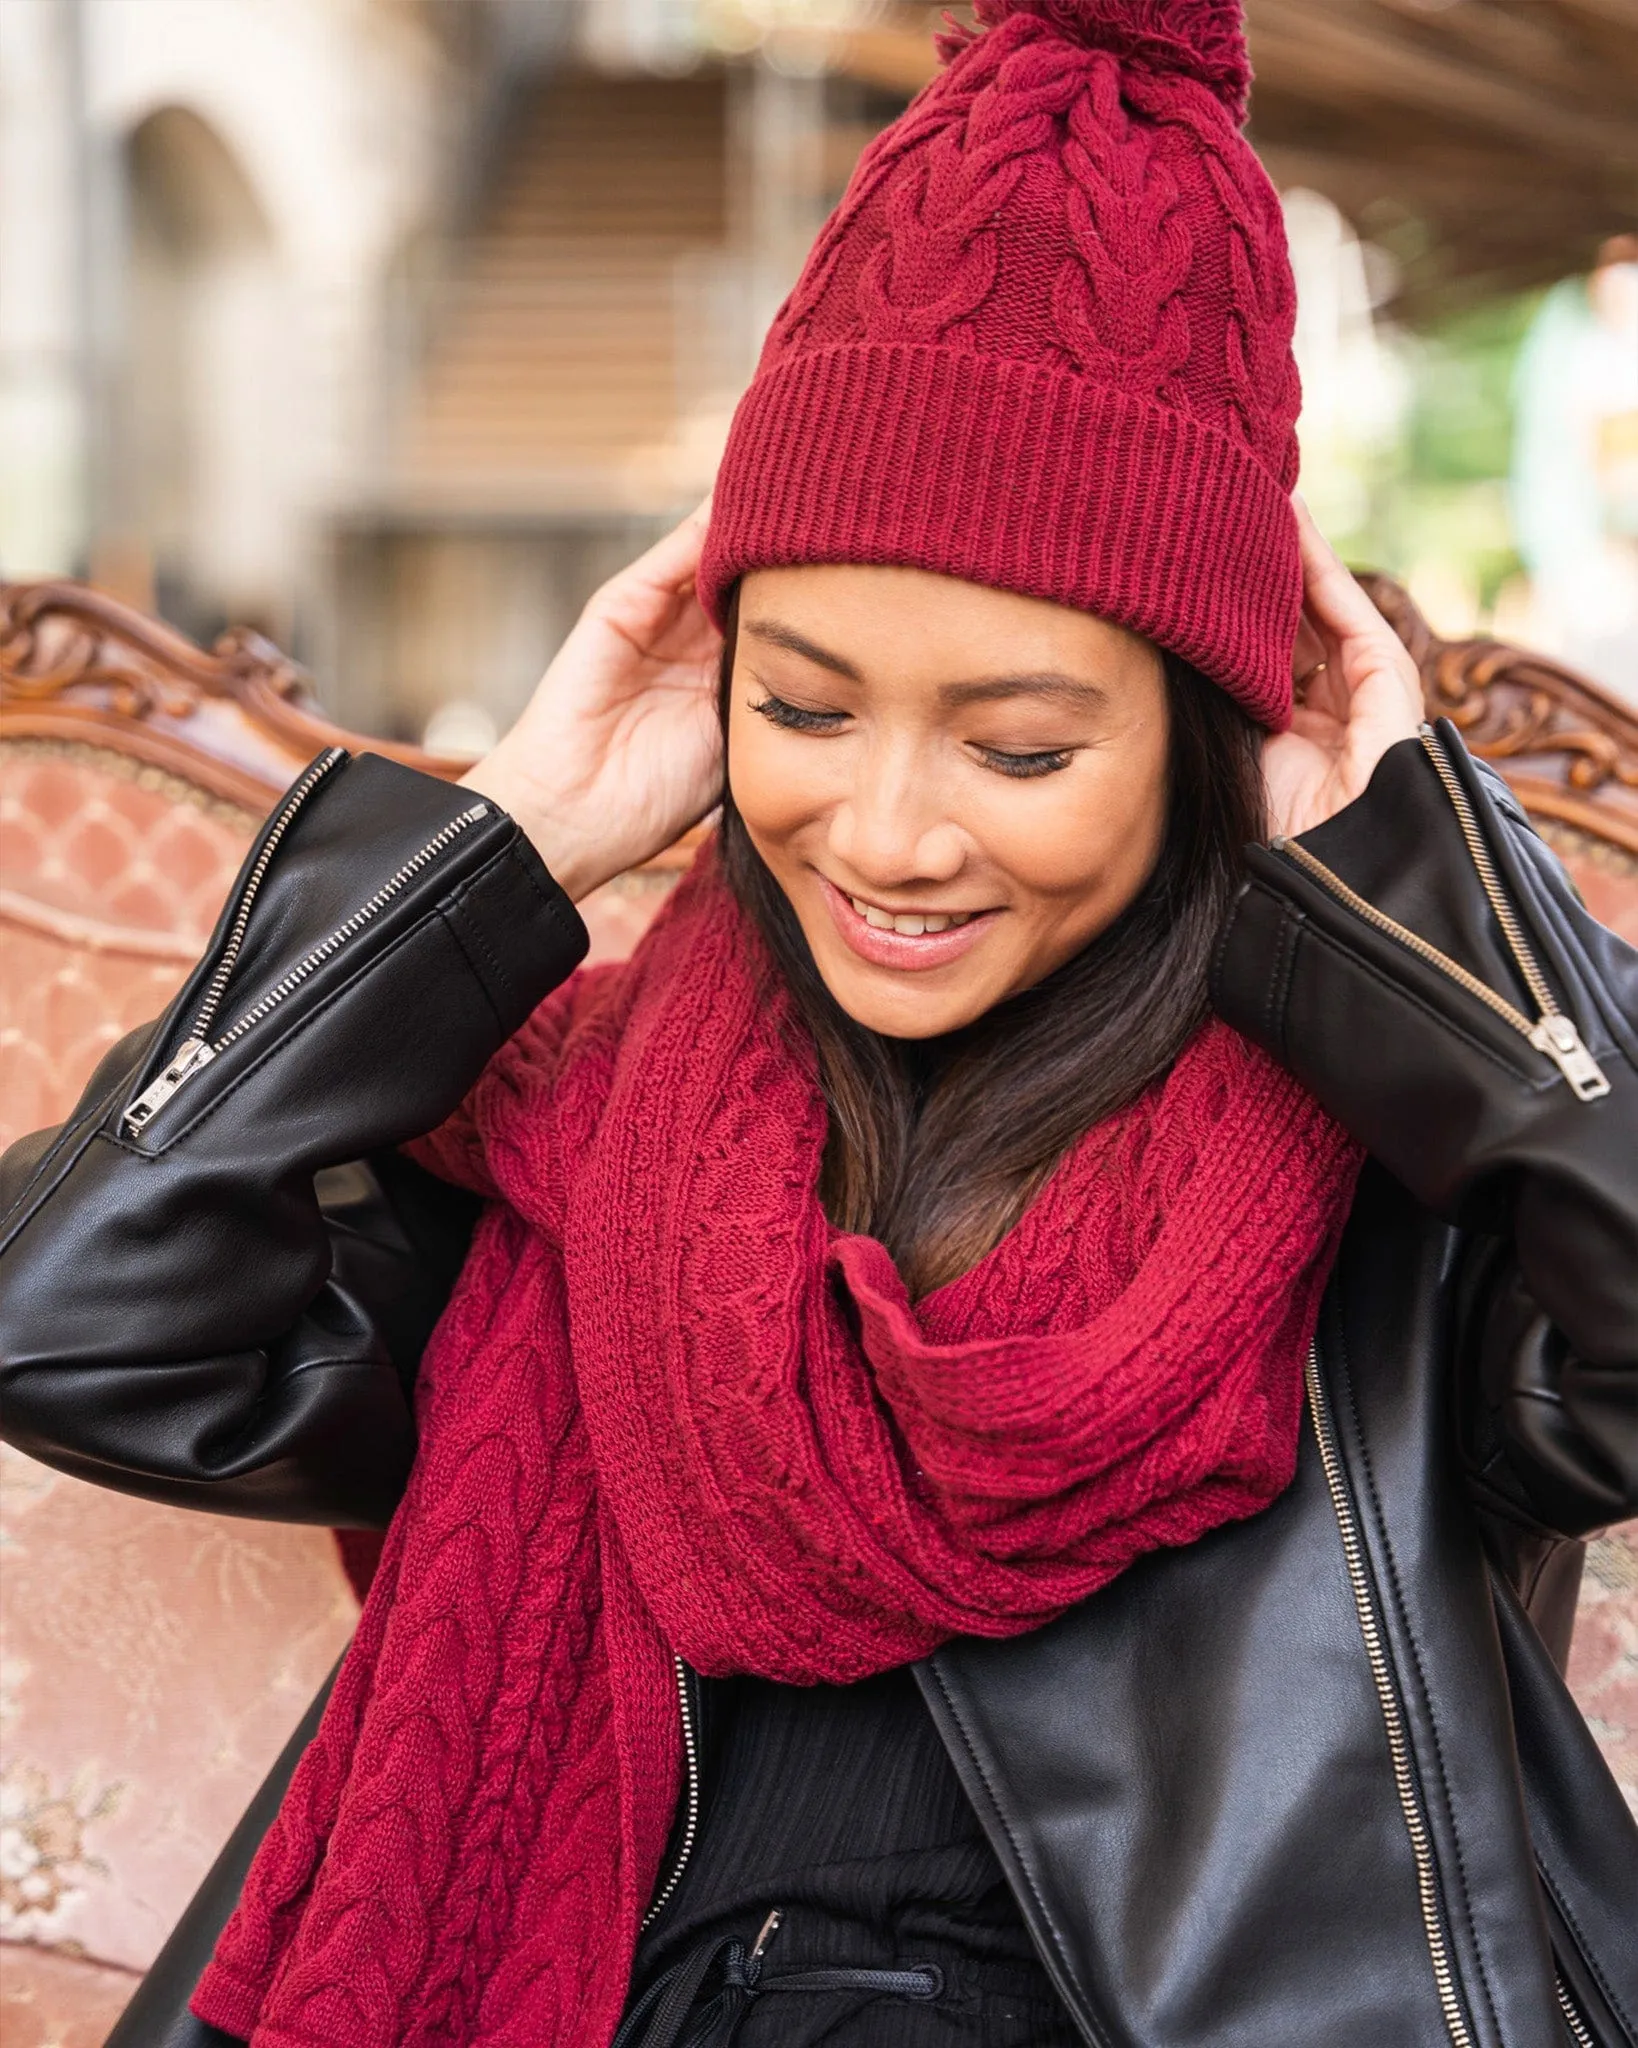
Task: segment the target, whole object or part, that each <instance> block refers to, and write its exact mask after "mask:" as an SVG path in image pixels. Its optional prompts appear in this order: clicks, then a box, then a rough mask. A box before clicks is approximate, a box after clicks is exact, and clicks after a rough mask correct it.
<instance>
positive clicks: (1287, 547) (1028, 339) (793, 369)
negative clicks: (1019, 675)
mask: <svg viewBox="0 0 1638 2048" xmlns="http://www.w3.org/2000/svg"><path fill="white" fill-rule="evenodd" d="M978 15H979V19H980V21H981V22H983V23H985V24H986V25H987V28H988V32H987V33H985V34H981V35H976V36H973V35H967V34H963V33H960V32H957V33H956V34H954V35H952V36H950V37H947V38H946V39H945V40H944V44H943V54H944V56H945V57H946V58H947V60H948V63H947V68H946V69H945V70H944V71H943V72H942V73H941V74H940V76H939V77H937V78H936V79H935V80H934V81H933V83H932V84H931V85H929V86H928V87H927V88H926V89H925V91H923V92H922V93H921V94H920V95H919V96H918V97H917V98H916V99H915V100H914V101H913V102H912V104H911V105H910V107H909V108H908V109H907V110H906V112H905V113H904V114H903V115H902V116H901V117H900V119H899V120H897V121H895V122H894V123H893V125H892V126H891V127H890V128H888V129H885V130H884V131H883V133H882V134H880V135H879V136H877V138H876V139H875V141H874V142H873V143H872V144H871V145H870V147H869V148H868V149H867V150H866V151H865V153H864V155H863V156H862V157H861V158H860V160H859V166H858V169H857V170H856V171H855V172H854V175H853V179H852V182H851V183H850V185H849V186H848V189H847V192H846V193H845V195H844V196H843V199H842V203H841V205H840V206H839V207H838V208H837V209H836V212H835V214H834V215H833V216H832V217H831V219H830V221H829V222H828V223H827V225H826V227H825V229H824V232H823V233H822V234H821V235H820V237H819V240H818V242H817V243H816V244H815V245H814V249H813V252H812V254H811V255H810V256H809V258H808V262H807V267H806V269H805V270H804V271H803V273H802V276H801V278H800V280H799V281H798V283H797V286H796V289H795V290H794V291H793V292H792V293H791V295H790V297H789V298H788V299H787V300H786V302H785V304H784V305H783V306H782V307H781V308H780V310H779V313H778V315H777V316H776V318H775V320H774V324H773V328H772V331H771V332H770V333H769V335H768V339H767V342H766V344H765V345H764V348H763V351H762V359H761V362H760V363H759V365H758V367H757V373H756V377H755V380H754V381H753V383H752V385H751V388H750V389H749V391H747V393H746V394H745V396H744V398H743V399H742V400H741V402H740V406H739V410H738V412H737V413H736V415H735V418H734V424H733V429H732V431H731V433H730V435H729V438H728V447H727V452H726V453H725V455H724V457H723V462H722V468H721V471H720V473H719V475H718V478H717V486H716V496H715V500H714V503H713V508H712V516H711V532H710V537H709V540H708V541H707V544H706V550H705V559H704V562H703V564H702V567H701V573H700V588H701V593H702V595H703V597H704V600H705V603H706V605H707V607H708V609H709V610H710V611H711V612H712V614H713V616H714V617H716V618H718V619H719V620H720V618H721V616H722V612H723V608H724V605H725V603H726V600H727V596H728V593H729V591H730V590H731V589H732V587H733V585H734V583H735V582H736V581H737V580H738V578H739V577H740V576H742V575H743V574H744V573H745V572H746V571H747V570H748V569H754V568H764V567H772V566H774V565H778V564H789V563H798V562H885V563H897V564H901V565H904V566H907V567H912V568H920V569H931V570H936V571H939V572H942V573H943V574H945V575H950V576H960V577H964V578H966V579H967V580H968V581H970V582H974V583H987V584H993V585H997V586H999V587H1001V588H1003V589H1007V590H1017V591H1022V592H1024V593H1025V594H1027V595H1029V596H1032V597H1045V598H1051V599H1054V600H1055V601H1056V602H1058V603H1059V604H1067V605H1074V606H1076V607H1077V608H1079V609H1081V610H1083V611H1089V612H1095V613H1097V614H1098V615H1099V616H1100V617H1103V618H1107V619H1112V620H1115V621H1117V622H1118V623H1119V624H1121V625H1124V626H1129V627H1131V628H1132V629H1133V630H1134V631H1136V632H1139V633H1142V634H1145V635H1146V636H1148V637H1149V638H1150V639H1152V640H1154V641H1156V642H1158V643H1159V644H1160V645H1161V646H1163V647H1168V648H1171V649H1173V650H1175V651H1176V652H1177V653H1178V654H1180V655H1182V656H1184V658H1185V659H1187V660H1188V661H1191V662H1193V663H1194V664H1195V666H1196V667H1197V668H1199V669H1201V670H1202V671H1203V672H1204V673H1205V674H1206V675H1208V676H1209V677H1211V678H1212V680H1213V681H1214V682H1217V683H1219V684H1221V685H1222V687H1223V688H1224V689H1225V690H1227V691H1228V692H1229V694H1230V695H1231V696H1233V697H1234V698H1236V699H1237V700H1238V701H1239V702H1240V703H1241V704H1243V705H1244V706H1245V708H1246V710H1247V711H1249V712H1250V713H1251V714H1252V716H1253V717H1254V718H1256V719H1258V720H1260V721H1261V723H1262V724H1264V725H1266V726H1271V727H1274V728H1275V729H1279V728H1280V727H1283V726H1284V725H1285V724H1287V723H1288V721H1289V719H1290V715H1291V647H1292V640H1293V637H1294V635H1295V632H1296V625H1297V615H1298V611H1299V608H1300V604H1301V596H1302V571H1301V565H1300V562H1299V558H1298V552H1297V534H1296V522H1295V519H1294V517H1293V514H1292V510H1291V505H1290V501H1289V493H1290V491H1291V489H1292V487H1293V485H1294V484H1295V482H1296V476H1297V443H1296V435H1295V423H1296V417H1297V407H1298V400H1299V391H1298V384H1297V370H1296V364H1295V362H1294V361H1293V359H1292V355H1291V332H1292V327H1293V324H1294V321H1295V315H1296V296H1295V292H1294V289H1293V286H1292V281H1291V269H1290V264H1289V261H1288V259H1287V255H1286V248H1285V235H1284V228H1283V224H1282V221H1281V216H1280V207H1279V201H1278V199H1277V198H1276V196H1275V193H1274V189H1273V187H1272V186H1271V185H1270V184H1269V182H1268V179H1267V177H1266V176H1265V174H1264V172H1263V169H1262V166H1261V165H1260V164H1259V163H1258V161H1257V159H1256V157H1255V156H1254V155H1253V154H1252V152H1251V149H1250V147H1249V146H1248V145H1247V143H1246V142H1245V140H1244V139H1243V137H1242V136H1241V135H1240V133H1239V123H1240V121H1241V120H1242V119H1243V118H1244V114H1245V104H1246V93H1247V88H1248V86H1249V83H1250V76H1251V73H1250V67H1249V65H1248V63H1247V60H1246V49H1245V38H1244V33H1243V29H1242V24H1241V13H1240V5H1239V0H978Z"/></svg>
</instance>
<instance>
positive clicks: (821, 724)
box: [750, 694, 847, 732]
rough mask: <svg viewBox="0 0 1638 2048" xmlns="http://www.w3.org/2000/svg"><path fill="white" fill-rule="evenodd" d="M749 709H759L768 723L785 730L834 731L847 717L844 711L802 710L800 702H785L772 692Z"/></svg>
mask: <svg viewBox="0 0 1638 2048" xmlns="http://www.w3.org/2000/svg"><path fill="white" fill-rule="evenodd" d="M750 709H751V710H753V711H760V712H761V713H762V716H763V717H764V718H765V719H766V720H767V721H768V723H769V724H770V725H777V726H779V727H780V728H781V729H782V730H783V731H785V732H834V731H835V729H836V727H837V726H838V725H840V724H841V723H842V721H843V720H844V719H845V718H846V717H847V713H846V712H845V711H804V710H803V708H802V706H801V705H800V704H787V703H786V702H785V700H784V698H783V697H775V696H773V695H772V694H770V695H768V696H766V697H764V698H763V700H762V702H761V703H760V704H753V705H751V707H750Z"/></svg>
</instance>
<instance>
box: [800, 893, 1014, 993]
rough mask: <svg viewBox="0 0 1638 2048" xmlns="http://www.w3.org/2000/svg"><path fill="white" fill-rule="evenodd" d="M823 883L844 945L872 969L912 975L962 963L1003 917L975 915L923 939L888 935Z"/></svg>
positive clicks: (992, 913)
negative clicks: (867, 962)
mask: <svg viewBox="0 0 1638 2048" xmlns="http://www.w3.org/2000/svg"><path fill="white" fill-rule="evenodd" d="M819 880H820V883H821V884H822V885H823V888H824V892H825V902H826V904H827V905H828V906H829V909H830V914H831V918H832V920H833V922H834V923H835V926H836V929H837V931H838V933H839V934H840V935H841V938H842V941H843V943H844V944H845V945H846V946H847V947H848V948H849V949H850V950H851V951H852V952H855V953H857V954H858V956H859V958H860V959H861V960H868V961H869V962H870V964H871V966H872V967H893V968H897V969H899V970H900V971H901V972H903V971H906V970H907V971H909V972H910V973H912V974H913V973H915V972H917V971H918V970H925V969H928V968H933V967H948V966H949V964H950V962H951V961H952V960H959V959H960V958H961V956H962V955H963V954H964V953H966V952H969V951H970V950H971V949H972V947H973V946H975V945H976V944H977V943H978V941H979V939H981V938H982V937H983V935H984V933H985V932H986V931H988V930H989V928H990V925H991V924H992V923H993V922H994V920H995V919H996V917H997V916H999V914H1000V913H999V912H998V911H994V910H979V911H975V912H974V914H973V915H972V916H971V917H970V918H969V919H968V920H967V922H966V923H965V924H962V925H952V926H950V928H949V929H948V930H946V931H942V932H923V933H922V934H921V935H920V937H919V938H918V937H913V936H912V935H911V934H910V933H909V932H884V931H880V930H878V929H877V927H876V926H875V925H873V924H866V923H865V921H864V919H863V918H862V917H861V916H860V915H859V913H858V912H857V911H856V910H855V909H854V908H853V905H852V904H851V903H850V902H849V900H848V899H847V897H846V896H844V895H843V894H842V892H841V890H840V889H838V888H837V886H836V884H835V883H834V882H832V881H828V880H826V878H825V876H823V875H821V876H820V877H819Z"/></svg>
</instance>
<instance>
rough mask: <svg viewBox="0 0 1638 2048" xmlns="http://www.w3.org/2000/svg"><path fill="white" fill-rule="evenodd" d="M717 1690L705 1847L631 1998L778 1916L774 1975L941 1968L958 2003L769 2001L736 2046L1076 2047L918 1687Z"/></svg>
mask: <svg viewBox="0 0 1638 2048" xmlns="http://www.w3.org/2000/svg"><path fill="white" fill-rule="evenodd" d="M702 1693H703V1702H702V1714H701V1723H702V1734H703V1747H704V1752H705V1754H704V1800H703V1811H702V1815H701V1820H700V1826H699V1832H698V1834H697V1836H696V1840H695V1845H694V1850H693V1853H692V1855H691V1857H690V1860H689V1863H688V1866H687V1869H686V1871H685V1872H684V1875H683V1878H682V1881H681V1883H680V1885H679V1886H678V1888H677V1890H676V1892H675V1893H674V1894H673V1896H672V1899H671V1901H670V1903H669V1904H668V1905H667V1907H666V1909H665V1912H664V1913H663V1915H662V1916H661V1917H660V1919H659V1920H658V1921H657V1922H656V1923H655V1925H654V1926H653V1928H651V1930H650V1931H649V1933H648V1934H647V1935H646V1936H644V1938H643V1940H642V1942H641V1944H640V1946H639V1949H638V1954H637V1966H636V1970H635V1973H634V1975H633V1980H632V1992H631V1997H632V1999H633V2000H635V1999H637V1998H638V1997H640V1996H641V1994H642V1992H643V1991H644V1989H646V1988H647V1986H648V1985H649V1984H650V1983H652V1981H653V1980H654V1978H655V1977H656V1976H657V1975H658V1974H659V1973H660V1972H662V1971H664V1970H665V1969H667V1968H668V1967H669V1966H670V1965H672V1964H674V1963H676V1962H678V1961H679V1960H681V1959H682V1958H683V1957H684V1956H685V1955H687V1954H689V1953H690V1952H691V1951H692V1950H694V1949H695V1948H696V1946H697V1945H698V1944H700V1943H702V1942H709V1941H713V1940H717V1939H720V1938H722V1937H724V1936H727V1935H737V1936H738V1937H739V1938H740V1939H741V1940H742V1941H743V1942H744V1943H745V1945H746V1947H747V1948H749V1946H750V1945H751V1944H752V1942H754V1940H755V1938H756V1935H757V1932H758V1930H759V1929H760V1927H761V1926H762V1924H763V1922H764V1920H765V1919H766V1918H767V1915H768V1913H769V1911H770V1909H772V1908H774V1907H778V1908H779V1909H780V1910H781V1911H782V1913H783V1915H784V1919H783V1922H782V1924H781V1926H780V1928H779V1931H778V1933H777V1934H776V1935H775V1936H774V1938H773V1940H772V1942H771V1943H770V1945H769V1948H768V1951H767V1961H766V1966H765V1967H766V1974H767V1976H768V1977H769V1978H772V1977H774V1976H777V1975H780V1974H785V1973H789V1972H791V1971H795V1970H809V1969H813V1968H818V1967H836V1966H843V1967H851V1968H868V1969H894V1970H907V1969H912V1968H915V1967H916V1966H918V1965H928V1964H930V1965H933V1966H935V1967H936V1968H937V1969H938V1971H939V1972H940V1973H941V1975H942V1978H943V1984H944V1990H943V1992H942V1994H941V1995H940V1996H939V1997H937V1998H936V1999H933V2000H931V2001H929V2000H906V1999H903V1998H893V1997H887V1996H882V1995H879V1994H875V1995H872V1994H863V1995H862V1994H860V1993H859V1992H858V1991H838V1990H826V1991H813V1992H797V1991H791V1992H789V1993H784V1994H781V1995H779V1996H777V1997H775V1996H764V1997H758V1998H756V1999H754V2000H753V2001H752V2003H751V2005H750V2008H749V2010H748V2011H746V2012H745V2013H744V2014H743V2015H742V2016H741V2017H740V2018H739V2019H738V2021H737V2025H736V2028H735V2030H734V2031H733V2034H732V2040H733V2048H818V2044H819V2043H821V2042H823V2043H824V2044H825V2048H1026V2044H1027V2048H1060V2044H1061V2048H1073V2044H1074V2043H1075V2040H1076V2035H1075V2032H1074V2029H1073V2028H1072V2026H1071V2025H1070V2022H1069V2019H1068V2015H1067V2014H1066V2013H1065V2012H1064V2010H1063V2007H1062V2005H1061V2004H1060V2003H1059V2002H1058V2000H1057V1998H1056V1996H1055V1994H1054V1993H1053V1990H1052V1987H1051V1984H1050V1983H1049V1981H1048V1979H1047V1976H1046V1972H1045V1971H1044V1970H1043V1969H1042V1967H1041V1964H1040V1961H1039V1959H1038V1958H1037V1957H1036V1955H1035V1951H1034V1949H1033V1947H1032V1945H1031V1942H1030V1939H1029V1935H1028V1933H1027V1931H1026V1930H1025V1927H1024V1924H1023V1920H1022V1917H1021V1916H1020V1914H1019V1911H1018V1908H1017V1905H1016V1904H1015V1902H1014V1900H1013V1897H1012V1894H1011V1892H1010V1890H1009V1889H1008V1887H1007V1883H1006V1880H1005V1878H1004V1877H1003V1876H1002V1874H1001V1868H1000V1865H999V1864H998V1863H997V1861H996V1859H995V1856H994V1853H993V1851H992V1850H991V1849H990V1846H989V1844H988V1842H987V1841H986V1840H985V1839H984V1835H983V1831H982V1829H981V1828H980V1827H979V1824H978V1820H977V1816H976V1815H975V1814H974V1812H973V1809H972V1807H971V1805H970V1803H969V1802H968V1800H967V1797H966V1795H965V1794H964V1793H963V1791H962V1789H961V1785H960V1781H959V1780H958V1779H957V1777H956V1774H955V1770H954V1767H953V1766H952V1764H951V1763H950V1760H949V1757H948V1756H947V1755H946V1754H945V1750H944V1746H943V1744H942V1742H941V1741H940V1740H939V1737H938V1734H937V1732H936V1730H935V1729H934V1727H933V1724H932V1722H931V1720H930V1719H929V1717H928V1714H927V1710H926V1708H925V1707H924V1706H923V1705H922V1702H921V1696H920V1694H919V1692H918V1691H917V1689H916V1684H915V1681H914V1679H913V1678H912V1677H911V1675H910V1673H909V1672H908V1671H894V1672H888V1673H886V1674H884V1675H883V1676H882V1677H879V1678H872V1679H866V1680H864V1681H862V1682H861V1683H859V1684H855V1685H845V1686H823V1685H822V1686H790V1685H775V1684H771V1683H769V1682H767V1681H765V1680H761V1679H750V1678H735V1679H720V1680H709V1679H708V1680H705V1681H703V1682H702ZM706 2039H707V2040H708V2041H709V2042H711V2043H713V2044H715V2042H716V2040H717V2032H716V2030H713V2032H712V2033H711V2034H710V2035H709V2036H707V2037H706ZM701 2048H704V2043H702V2044H701Z"/></svg>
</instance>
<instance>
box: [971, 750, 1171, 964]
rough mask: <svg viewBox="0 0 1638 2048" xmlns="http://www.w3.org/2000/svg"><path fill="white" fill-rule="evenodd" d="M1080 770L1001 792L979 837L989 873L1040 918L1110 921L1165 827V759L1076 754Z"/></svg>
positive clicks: (1092, 923) (1150, 861) (1136, 884)
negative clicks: (998, 872)
mask: <svg viewBox="0 0 1638 2048" xmlns="http://www.w3.org/2000/svg"><path fill="white" fill-rule="evenodd" d="M1078 770H1079V772H1077V769H1075V768H1072V769H1070V770H1068V771H1067V772H1066V773H1064V774H1063V775H1061V776H1046V777H1043V778H1042V779H1041V781H1039V782H1036V783H1028V782H1025V783H1021V784H1018V785H1016V786H1014V787H1011V788H1008V789H1007V790H1006V800H1004V801H1003V800H993V799H992V800H991V801H990V802H989V803H987V804H986V806H985V809H986V811H987V813H988V815H987V817H986V818H985V819H984V820H983V821H982V822H981V824H980V826H979V831H980V834H981V837H982V843H983V844H984V846H985V850H986V852H987V854H988V856H989V858H990V860H991V861H992V862H993V863H994V865H995V866H996V867H997V868H1000V869H1002V870H1004V871H1005V872H1006V873H1007V874H1008V875H1010V876H1011V877H1012V879H1013V882H1014V884H1015V885H1016V888H1017V891H1018V893H1019V895H1020V897H1022V898H1024V899H1027V900H1030V901H1033V902H1034V903H1035V904H1036V905H1037V906H1038V907H1039V909H1040V911H1041V913H1042V914H1043V915H1045V916H1049V917H1052V918H1053V919H1055V920H1061V919H1063V918H1065V917H1069V918H1072V919H1075V920H1076V921H1077V922H1084V923H1086V924H1087V925H1088V927H1089V931H1090V929H1091V928H1095V927H1096V926H1098V925H1101V924H1105V923H1108V922H1109V921H1111V920H1112V919H1113V918H1114V917H1115V916H1116V915H1118V914H1119V912H1120V911H1121V910H1122V909H1124V908H1125V906H1126V904H1127V903H1129V902H1130V901H1131V899H1132V898H1133V897H1134V896H1135V895H1136V894H1137V892H1138V890H1139V889H1140V888H1141V887H1142V886H1143V883H1144V881H1145V880H1146V879H1147V877H1148V874H1149V871H1150V870H1151V868H1152V867H1153V866H1154V863H1155V860H1156V858H1157V857H1158V855H1159V852H1160V844H1161V839H1162V836H1163V834H1164V830H1165V785H1164V764H1163V762H1159V761H1156V762H1135V763H1134V762H1117V761H1112V760H1106V759H1103V758H1100V757H1099V756H1096V755H1093V756H1083V757H1082V760H1081V762H1080V763H1079V764H1078Z"/></svg>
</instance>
